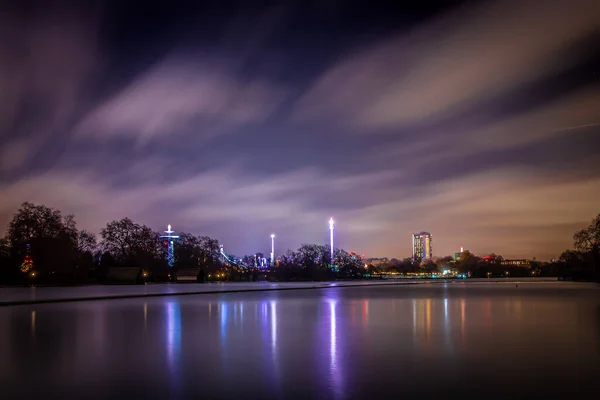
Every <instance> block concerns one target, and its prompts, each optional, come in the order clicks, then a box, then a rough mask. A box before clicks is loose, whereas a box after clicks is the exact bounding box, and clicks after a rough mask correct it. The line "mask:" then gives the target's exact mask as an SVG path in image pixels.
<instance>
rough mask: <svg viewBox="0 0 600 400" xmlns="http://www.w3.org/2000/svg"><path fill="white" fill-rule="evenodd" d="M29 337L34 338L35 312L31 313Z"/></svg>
mask: <svg viewBox="0 0 600 400" xmlns="http://www.w3.org/2000/svg"><path fill="white" fill-rule="evenodd" d="M31 336H35V310H34V311H31Z"/></svg>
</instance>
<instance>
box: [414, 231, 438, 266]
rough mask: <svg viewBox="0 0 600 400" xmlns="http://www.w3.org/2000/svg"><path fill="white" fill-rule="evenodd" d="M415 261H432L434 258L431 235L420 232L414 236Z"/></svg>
mask: <svg viewBox="0 0 600 400" xmlns="http://www.w3.org/2000/svg"><path fill="white" fill-rule="evenodd" d="M412 248H413V260H415V261H419V262H420V261H425V260H431V257H432V256H433V251H432V245H431V233H429V232H420V233H414V234H413V235H412Z"/></svg>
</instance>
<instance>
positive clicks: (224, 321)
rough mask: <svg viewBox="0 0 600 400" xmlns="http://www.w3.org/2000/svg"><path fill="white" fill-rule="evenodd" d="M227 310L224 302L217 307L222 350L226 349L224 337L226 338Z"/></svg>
mask: <svg viewBox="0 0 600 400" xmlns="http://www.w3.org/2000/svg"><path fill="white" fill-rule="evenodd" d="M227 309H228V305H227V303H226V302H223V301H222V302H220V303H219V305H218V306H217V310H218V311H219V318H220V321H221V346H222V348H223V349H225V348H226V347H227V343H226V336H227Z"/></svg>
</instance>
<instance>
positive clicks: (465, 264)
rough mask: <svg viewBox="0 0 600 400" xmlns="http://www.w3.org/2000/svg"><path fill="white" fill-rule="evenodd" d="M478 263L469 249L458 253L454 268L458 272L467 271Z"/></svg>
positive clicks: (471, 269)
mask: <svg viewBox="0 0 600 400" xmlns="http://www.w3.org/2000/svg"><path fill="white" fill-rule="evenodd" d="M478 263H479V259H478V258H477V257H475V256H474V255H473V254H472V253H471V252H470V251H468V250H465V251H463V252H462V253H461V254H460V258H459V259H458V261H457V262H456V268H457V269H458V271H459V272H463V273H466V272H469V271H473V270H474V269H475V268H476V267H477V264H478Z"/></svg>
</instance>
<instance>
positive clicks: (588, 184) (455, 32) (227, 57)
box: [0, 0, 600, 259]
mask: <svg viewBox="0 0 600 400" xmlns="http://www.w3.org/2000/svg"><path fill="white" fill-rule="evenodd" d="M120 3H121V2H114V3H113V2H108V3H104V4H101V3H98V4H97V5H92V4H93V3H92V2H88V3H86V5H85V6H83V5H82V6H80V7H79V8H77V9H74V8H67V7H65V6H62V5H58V6H55V7H48V4H50V2H42V3H41V4H45V5H46V6H45V7H44V8H40V7H37V8H34V7H26V6H24V5H21V6H15V7H13V8H9V7H7V6H0V7H4V8H3V9H2V8H0V37H2V38H5V39H4V40H0V139H1V140H2V141H1V144H0V228H1V229H2V230H4V229H5V228H6V226H7V225H8V221H9V220H10V218H11V216H12V214H13V213H14V212H15V211H16V210H17V208H18V206H19V204H20V203H21V202H23V201H32V202H35V203H43V204H45V205H47V206H51V207H56V208H59V209H60V210H61V211H63V213H73V214H75V216H76V218H77V221H78V225H79V227H80V228H85V229H88V230H91V231H92V232H95V233H98V232H99V230H100V229H101V228H102V227H103V226H104V225H105V224H106V222H108V221H110V220H114V219H119V218H122V217H125V216H129V217H131V218H133V219H134V220H135V221H137V222H139V223H144V224H146V225H149V226H151V227H152V228H153V229H156V230H161V229H163V227H165V226H166V224H167V223H170V224H172V225H173V227H174V229H176V230H182V231H190V232H192V233H195V234H206V235H209V236H213V237H215V238H217V239H219V240H220V241H221V242H222V243H223V244H224V245H225V249H226V251H228V252H231V253H234V254H237V255H242V254H246V253H252V252H255V251H263V252H268V251H269V247H270V237H269V235H270V234H271V233H272V232H274V233H275V234H276V235H277V239H276V247H277V248H276V250H277V252H278V253H280V252H283V251H284V250H285V249H287V248H295V247H297V246H298V245H300V244H301V243H325V242H326V241H327V237H328V236H327V220H328V219H329V217H330V216H333V217H334V218H335V220H336V245H337V246H339V247H342V248H345V249H347V250H356V251H358V252H361V253H365V254H367V255H368V256H388V257H407V256H410V254H411V249H410V245H411V238H410V236H411V233H412V232H419V231H423V230H425V231H429V232H431V233H432V235H433V249H434V255H437V256H444V255H447V254H451V253H454V252H455V251H458V249H459V248H460V247H461V246H463V247H465V248H467V249H470V250H471V251H473V252H475V253H476V254H480V255H483V254H486V253H490V252H496V253H498V254H502V255H504V256H505V257H537V258H538V259H549V258H551V257H556V256H558V255H559V254H560V253H561V252H562V251H563V250H565V249H566V248H567V247H570V245H571V242H572V240H571V237H572V234H573V232H574V231H575V230H577V229H580V228H582V227H584V226H586V225H587V224H588V223H589V222H590V221H591V219H592V218H593V217H594V216H595V215H596V214H598V213H599V212H600V201H599V200H598V199H599V198H600V157H599V155H600V139H599V134H600V75H599V67H600V57H599V56H598V54H600V46H598V43H600V40H598V39H600V3H599V2H598V1H597V0H573V1H571V2H566V1H558V0H556V1H553V0H548V1H544V6H543V7H540V3H539V2H524V1H517V0H514V1H511V0H502V1H488V2H477V3H472V2H469V3H463V4H458V2H452V6H448V7H444V8H437V7H434V6H432V5H431V4H432V3H433V2H427V1H425V2H424V3H423V5H422V6H419V7H416V6H413V7H404V6H401V5H396V6H393V7H394V8H389V9H388V8H386V7H385V6H383V5H381V4H377V3H376V2H375V3H368V4H370V6H369V7H370V8H363V7H359V6H357V5H354V4H353V5H347V4H344V3H343V2H338V1H319V2H313V3H311V2H308V3H307V2H290V3H288V4H282V5H278V6H274V7H264V8H254V7H249V6H248V5H244V4H249V3H247V2H240V3H239V5H235V4H224V3H223V2H215V4H220V5H219V6H216V5H215V6H211V7H206V8H201V7H199V6H189V5H188V6H185V7H183V6H182V7H181V8H174V6H173V8H170V7H171V6H169V5H168V4H169V3H166V2H165V3H164V4H156V5H148V4H146V5H145V6H144V7H145V8H144V9H139V8H136V7H133V6H129V7H127V6H123V5H120ZM74 4H75V3H74ZM190 4H191V3H190ZM365 4H366V3H365ZM389 7H392V6H389ZM6 38H10V40H6Z"/></svg>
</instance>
